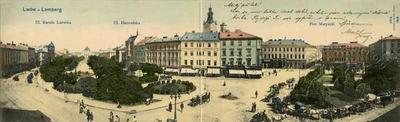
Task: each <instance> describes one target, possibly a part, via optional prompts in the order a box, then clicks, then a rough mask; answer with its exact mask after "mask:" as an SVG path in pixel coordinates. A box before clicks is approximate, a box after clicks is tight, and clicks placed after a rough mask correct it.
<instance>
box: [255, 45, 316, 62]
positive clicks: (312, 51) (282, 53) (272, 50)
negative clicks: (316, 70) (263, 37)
mask: <svg viewBox="0 0 400 122" xmlns="http://www.w3.org/2000/svg"><path fill="white" fill-rule="evenodd" d="M262 52H263V53H262V59H263V61H262V62H263V67H264V68H306V67H309V66H312V65H313V63H315V62H316V61H317V60H319V57H318V52H317V48H316V47H315V46H313V45H310V44H308V43H306V42H305V41H304V40H301V39H270V40H268V41H266V42H263V45H262Z"/></svg>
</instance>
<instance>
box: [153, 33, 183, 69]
mask: <svg viewBox="0 0 400 122" xmlns="http://www.w3.org/2000/svg"><path fill="white" fill-rule="evenodd" d="M180 43H181V42H180V37H179V36H178V35H175V36H174V37H172V38H168V37H163V38H157V39H153V40H151V41H149V42H145V56H146V58H145V61H146V63H151V64H156V65H158V66H162V67H173V68H178V67H179V66H180V65H181V63H180V59H181V54H180V50H181V45H180Z"/></svg>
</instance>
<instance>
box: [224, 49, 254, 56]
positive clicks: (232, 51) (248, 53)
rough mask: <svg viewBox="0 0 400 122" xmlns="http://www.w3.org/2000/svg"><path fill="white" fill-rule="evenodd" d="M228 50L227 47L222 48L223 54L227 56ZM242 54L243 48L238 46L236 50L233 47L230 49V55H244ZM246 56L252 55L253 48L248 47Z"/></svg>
mask: <svg viewBox="0 0 400 122" xmlns="http://www.w3.org/2000/svg"><path fill="white" fill-rule="evenodd" d="M226 52H227V51H226V49H222V56H226V55H227V54H226ZM235 52H236V54H235ZM242 54H243V53H242V49H241V48H238V49H237V50H236V51H235V50H234V49H233V48H230V49H229V56H242ZM246 56H251V48H246Z"/></svg>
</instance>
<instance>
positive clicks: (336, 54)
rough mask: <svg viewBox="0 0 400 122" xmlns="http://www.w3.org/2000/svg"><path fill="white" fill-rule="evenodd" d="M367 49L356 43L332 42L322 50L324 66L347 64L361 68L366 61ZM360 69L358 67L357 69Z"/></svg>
mask: <svg viewBox="0 0 400 122" xmlns="http://www.w3.org/2000/svg"><path fill="white" fill-rule="evenodd" d="M367 55H368V47H367V46H364V45H362V44H360V43H358V42H350V43H338V42H332V44H330V45H326V46H324V47H323V48H322V61H323V63H324V64H328V65H329V64H348V65H353V66H363V65H364V63H365V62H366V61H367V59H368V56H367ZM359 68H360V67H359Z"/></svg>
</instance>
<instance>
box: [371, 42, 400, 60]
mask: <svg viewBox="0 0 400 122" xmlns="http://www.w3.org/2000/svg"><path fill="white" fill-rule="evenodd" d="M369 59H370V61H372V62H380V61H387V60H390V59H394V60H397V61H400V38H399V37H395V36H393V35H390V36H388V37H385V38H382V39H380V40H378V41H377V42H375V43H372V44H370V45H369Z"/></svg>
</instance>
